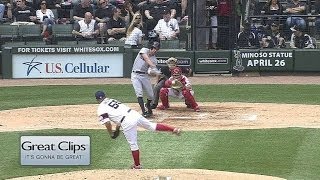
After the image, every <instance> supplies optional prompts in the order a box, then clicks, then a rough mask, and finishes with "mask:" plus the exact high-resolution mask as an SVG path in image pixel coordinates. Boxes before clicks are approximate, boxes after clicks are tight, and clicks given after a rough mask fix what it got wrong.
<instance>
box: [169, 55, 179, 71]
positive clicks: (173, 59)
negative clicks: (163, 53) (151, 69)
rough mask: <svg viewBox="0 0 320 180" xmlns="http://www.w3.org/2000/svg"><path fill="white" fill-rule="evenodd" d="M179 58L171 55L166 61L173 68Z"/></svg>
mask: <svg viewBox="0 0 320 180" xmlns="http://www.w3.org/2000/svg"><path fill="white" fill-rule="evenodd" d="M177 61H178V60H177V59H176V58H174V57H170V58H169V59H168V60H167V61H166V63H167V65H168V67H169V68H170V69H171V68H174V67H176V66H177Z"/></svg>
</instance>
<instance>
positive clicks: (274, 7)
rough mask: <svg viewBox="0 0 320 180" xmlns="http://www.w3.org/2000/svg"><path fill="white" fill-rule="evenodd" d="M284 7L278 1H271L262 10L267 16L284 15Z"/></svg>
mask: <svg viewBox="0 0 320 180" xmlns="http://www.w3.org/2000/svg"><path fill="white" fill-rule="evenodd" d="M283 10H284V9H283V6H282V5H281V4H280V2H279V1H278V0H269V1H268V2H267V3H266V4H265V5H264V6H263V8H262V12H261V13H262V14H265V15H282V14H283Z"/></svg>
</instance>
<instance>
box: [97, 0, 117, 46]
mask: <svg viewBox="0 0 320 180" xmlns="http://www.w3.org/2000/svg"><path fill="white" fill-rule="evenodd" d="M114 8H116V7H115V6H114V5H112V4H110V3H109V0H100V1H99V7H98V9H97V10H96V12H95V20H96V21H97V23H98V26H99V30H100V36H101V37H105V36H106V35H107V26H106V25H107V22H108V21H109V20H110V19H111V18H112V15H113V13H112V12H113V9H114ZM105 42H107V41H105ZM102 43H104V42H102Z"/></svg>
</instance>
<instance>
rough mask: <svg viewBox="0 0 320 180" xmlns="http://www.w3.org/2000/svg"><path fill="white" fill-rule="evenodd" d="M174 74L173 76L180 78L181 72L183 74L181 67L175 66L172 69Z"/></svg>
mask: <svg viewBox="0 0 320 180" xmlns="http://www.w3.org/2000/svg"><path fill="white" fill-rule="evenodd" d="M171 74H172V76H173V78H175V79H180V78H181V74H182V71H181V69H180V68H179V67H175V68H174V69H173V70H172V73H171Z"/></svg>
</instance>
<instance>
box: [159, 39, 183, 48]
mask: <svg viewBox="0 0 320 180" xmlns="http://www.w3.org/2000/svg"><path fill="white" fill-rule="evenodd" d="M160 47H161V49H180V41H179V39H175V40H163V41H160Z"/></svg>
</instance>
